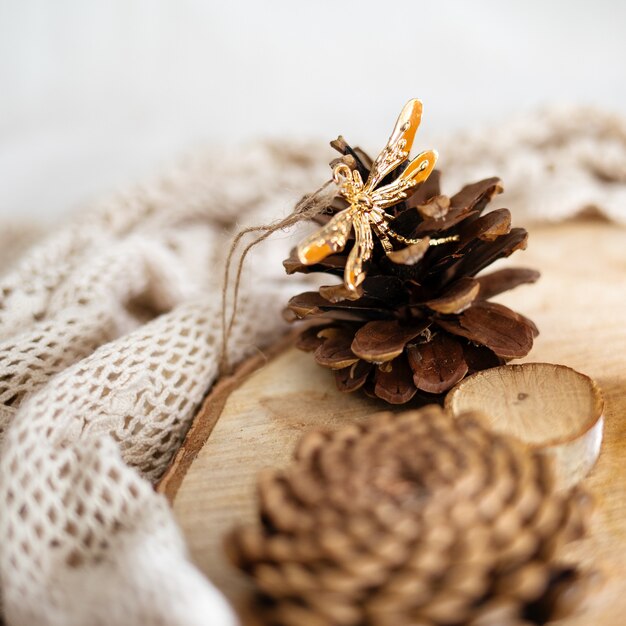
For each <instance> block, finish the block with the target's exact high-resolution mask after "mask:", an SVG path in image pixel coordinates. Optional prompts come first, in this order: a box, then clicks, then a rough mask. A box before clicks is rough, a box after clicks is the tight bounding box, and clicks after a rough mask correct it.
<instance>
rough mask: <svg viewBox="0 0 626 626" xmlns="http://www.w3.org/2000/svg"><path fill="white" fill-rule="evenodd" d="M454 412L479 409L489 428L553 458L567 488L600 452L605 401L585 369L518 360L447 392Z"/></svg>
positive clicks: (588, 468)
mask: <svg viewBox="0 0 626 626" xmlns="http://www.w3.org/2000/svg"><path fill="white" fill-rule="evenodd" d="M445 406H446V409H447V410H448V411H449V412H450V413H452V414H453V415H459V414H461V413H464V412H465V411H481V412H483V413H484V416H485V418H486V419H487V421H488V423H489V425H490V427H491V428H492V429H493V430H495V431H497V432H501V433H505V434H507V435H513V436H515V437H517V438H518V439H521V440H522V441H524V442H525V443H526V444H527V445H529V446H530V447H532V448H534V449H536V450H539V451H541V452H542V453H543V454H545V455H546V456H548V457H550V458H552V460H553V466H554V469H555V473H556V476H557V480H558V482H559V484H560V485H561V487H562V488H564V489H566V488H569V487H572V486H573V485H576V484H577V483H579V482H580V481H581V480H582V479H583V478H585V476H587V474H588V473H589V471H590V470H591V468H592V467H593V466H594V464H595V462H596V461H597V459H598V455H599V454H600V445H601V443H602V431H603V425H604V418H603V412H604V400H603V399H602V392H601V391H600V389H599V387H598V385H597V384H596V383H595V382H594V381H593V379H591V378H589V376H586V375H585V374H581V373H580V372H577V371H576V370H573V369H572V368H571V367H567V366H566V365H557V364H554V363H519V364H513V365H510V364H509V365H503V366H501V367H494V368H491V369H488V370H483V371H482V372H477V373H476V374H473V375H472V376H468V377H467V378H465V379H464V380H462V381H461V382H460V383H458V384H457V385H456V386H455V387H454V388H453V389H451V390H450V392H449V393H448V395H447V396H446V402H445Z"/></svg>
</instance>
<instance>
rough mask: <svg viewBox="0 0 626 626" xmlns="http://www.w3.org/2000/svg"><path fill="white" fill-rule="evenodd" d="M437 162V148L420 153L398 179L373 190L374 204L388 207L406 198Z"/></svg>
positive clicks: (428, 174) (426, 176)
mask: <svg viewBox="0 0 626 626" xmlns="http://www.w3.org/2000/svg"><path fill="white" fill-rule="evenodd" d="M436 162H437V151H436V150H427V151H426V152H422V153H420V154H418V155H417V156H416V157H415V158H414V159H413V160H412V161H411V162H410V163H409V165H408V166H407V168H406V169H405V170H404V172H402V174H400V176H398V178H396V180H394V181H393V182H392V183H389V184H388V185H385V186H384V187H379V188H378V189H376V191H374V192H372V194H371V197H372V201H373V203H374V205H375V206H377V207H380V208H381V209H386V208H387V207H390V206H393V205H394V204H397V203H398V202H401V201H402V200H404V199H405V198H406V197H407V195H408V193H409V190H411V189H412V188H413V187H415V186H416V185H419V184H420V183H422V182H424V181H425V180H426V179H427V178H428V177H429V176H430V173H431V172H432V171H433V169H434V167H435V163H436Z"/></svg>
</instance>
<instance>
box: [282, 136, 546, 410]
mask: <svg viewBox="0 0 626 626" xmlns="http://www.w3.org/2000/svg"><path fill="white" fill-rule="evenodd" d="M333 145H334V146H335V147H336V148H338V149H340V150H341V151H342V152H344V153H345V154H346V155H347V156H344V157H343V158H344V159H345V160H346V162H347V163H350V164H351V165H352V166H353V167H355V168H358V169H359V170H361V174H362V176H363V178H364V179H365V178H366V177H367V174H368V171H369V169H368V166H369V165H370V164H371V161H370V160H369V158H368V157H367V155H365V154H364V153H363V152H362V151H360V150H358V149H356V150H352V149H351V148H350V147H349V146H348V145H347V144H346V143H345V141H343V140H341V141H338V142H333ZM331 165H332V164H331ZM402 169H403V168H402V167H400V168H398V169H397V170H396V171H395V172H393V173H392V174H391V175H390V176H392V177H393V176H397V175H398V174H399V173H400V172H401V171H402ZM439 179H440V175H439V172H437V171H434V172H433V173H432V174H431V175H430V177H429V178H428V180H426V182H424V183H423V184H421V185H420V186H418V187H416V191H415V192H414V193H413V194H412V195H411V196H410V197H408V198H407V199H406V200H405V201H404V202H401V203H400V204H397V205H395V206H394V207H391V208H390V209H389V211H390V212H391V214H392V215H393V216H394V219H393V220H391V221H390V222H389V226H390V227H391V228H392V229H393V231H395V232H396V233H398V234H400V235H401V236H403V237H405V238H408V239H413V240H414V239H416V238H422V241H421V243H418V244H413V245H409V246H408V247H405V248H403V249H400V250H397V251H395V252H392V253H391V256H387V255H386V254H385V252H384V250H383V248H382V246H381V245H380V243H379V242H376V244H375V247H374V251H373V255H372V258H371V260H370V261H369V262H368V265H367V276H366V278H365V280H364V282H363V283H362V285H360V286H359V288H358V290H357V292H356V293H354V292H350V291H348V290H347V289H346V288H345V287H344V285H342V284H339V285H335V284H333V285H332V286H324V287H320V289H319V291H318V292H315V291H311V292H305V293H301V294H300V295H297V296H295V297H293V298H292V299H291V300H290V301H289V303H288V305H287V311H286V317H287V319H289V320H290V321H295V320H300V319H307V320H312V321H314V323H315V325H314V326H312V327H310V326H309V327H308V328H307V329H306V330H305V331H304V332H303V333H302V335H301V336H300V339H299V341H298V344H297V345H298V347H300V348H301V349H303V350H307V351H314V353H315V359H316V361H317V362H318V363H319V364H320V365H323V366H324V367H328V368H330V369H332V370H334V373H335V380H336V383H337V387H338V388H339V389H340V390H341V391H348V392H350V391H355V390H357V389H360V388H362V389H363V390H364V391H365V392H366V393H368V394H369V395H371V396H377V397H379V398H382V399H383V400H386V401H387V402H390V403H392V404H402V403H405V402H407V401H409V400H410V399H411V398H413V397H414V396H415V395H416V394H418V397H419V398H420V399H421V401H422V403H428V402H432V401H439V399H440V397H441V394H443V393H444V392H446V391H447V390H448V389H450V388H451V387H452V386H453V385H455V384H456V383H457V382H459V380H461V379H462V378H463V377H464V376H465V375H467V374H470V373H472V372H475V371H478V370H482V369H486V368H488V367H494V366H496V365H502V364H503V363H505V362H506V361H508V360H510V359H514V358H519V357H523V356H525V355H526V354H527V353H528V352H529V351H530V349H531V347H532V345H533V339H534V338H535V337H536V336H537V334H538V330H537V327H536V326H535V324H534V323H533V322H532V321H531V320H529V319H527V318H525V317H524V316H523V315H520V314H519V313H516V312H514V311H512V310H510V309H509V308H507V307H505V306H503V305H501V304H496V303H493V302H489V298H491V297H492V296H494V295H496V294H499V293H501V292H503V291H506V290H508V289H511V288H513V287H515V286H517V285H520V284H522V283H530V282H534V281H535V280H537V278H538V277H539V274H538V272H536V271H533V270H528V269H522V268H510V269H504V270H500V271H496V272H494V273H492V274H488V275H485V276H480V277H478V278H476V277H475V276H476V274H478V273H479V272H480V271H481V270H482V269H484V268H485V267H487V266H488V265H490V264H491V263H493V262H494V261H495V260H496V259H498V258H501V257H506V256H509V255H510V254H512V253H513V252H515V251H516V250H519V249H520V248H525V247H526V240H527V232H526V230H524V229H523V228H513V229H511V215H510V213H509V211H508V210H507V209H498V210H495V211H491V212H490V213H487V214H485V215H481V214H482V212H483V210H484V208H485V206H486V205H487V203H488V202H489V201H490V200H491V198H492V197H493V196H494V195H495V194H497V193H500V192H501V191H502V186H501V184H500V180H499V179H497V178H489V179H486V180H483V181H480V182H477V183H474V184H472V185H468V186H466V187H464V188H463V189H462V190H461V191H460V192H459V193H457V194H456V195H454V196H452V197H450V198H448V197H446V196H443V195H441V194H440V189H439ZM345 207H346V203H345V201H344V200H343V199H341V198H340V197H336V198H335V200H334V201H333V204H332V206H331V207H329V209H328V212H327V214H325V215H321V216H319V218H318V221H320V222H322V223H323V222H327V221H328V220H329V219H330V217H331V216H332V215H334V214H335V213H337V212H338V211H340V210H342V209H344V208H345ZM447 237H454V238H456V240H455V241H449V242H447V243H443V244H441V245H437V246H429V240H430V239H437V238H447ZM351 247H352V245H351V244H350V242H349V243H348V245H346V247H345V249H344V250H343V251H342V252H341V253H338V254H334V255H331V256H328V257H326V258H325V259H323V260H322V261H321V262H320V263H318V264H316V265H310V266H307V265H303V264H302V263H300V262H299V261H298V257H297V255H296V253H295V251H293V253H292V255H291V257H290V258H289V259H287V260H286V261H285V262H284V265H285V268H286V270H287V273H288V274H292V273H294V272H324V273H326V274H330V275H332V276H341V275H342V273H343V269H344V267H345V264H346V259H347V257H348V254H349V252H350V249H351Z"/></svg>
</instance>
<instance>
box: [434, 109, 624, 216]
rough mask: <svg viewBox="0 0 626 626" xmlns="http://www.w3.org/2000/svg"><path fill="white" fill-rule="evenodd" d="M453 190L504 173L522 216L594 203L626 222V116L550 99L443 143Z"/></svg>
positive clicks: (443, 164)
mask: <svg viewBox="0 0 626 626" xmlns="http://www.w3.org/2000/svg"><path fill="white" fill-rule="evenodd" d="M437 148H438V149H439V153H440V154H441V161H440V164H439V167H440V168H441V169H442V170H443V171H444V172H445V174H446V176H445V189H444V191H452V190H454V189H458V188H459V187H460V186H462V185H464V184H465V183H466V182H467V181H468V180H480V179H481V178H485V177H488V176H494V175H497V176H499V177H500V178H501V179H502V180H503V181H504V183H505V188H504V194H503V195H502V196H501V201H502V202H504V203H505V204H504V206H507V207H510V208H511V209H512V210H513V211H514V213H515V215H516V217H517V219H518V220H519V219H520V218H525V219H526V220H529V221H534V220H537V221H558V220H562V219H565V218H568V217H571V216H573V215H576V214H578V213H581V212H585V211H588V210H590V209H592V210H595V211H597V212H598V213H600V214H602V215H605V216H606V217H608V218H610V219H612V220H615V221H617V222H621V223H626V119H625V118H624V117H622V116H619V115H614V114H611V113H607V112H605V111H602V110H599V109H597V108H593V107H585V106H554V105H553V106H550V107H546V108H544V109H541V110H537V111H533V112H532V113H528V114H525V115H521V116H519V117H515V118H513V119H510V120H505V121H504V122H500V123H498V124H496V125H494V126H492V127H491V128H485V127H482V128H478V129H477V130H473V131H469V132H462V133H457V134H454V135H451V136H450V137H448V138H445V140H444V141H442V142H439V143H438V144H437Z"/></svg>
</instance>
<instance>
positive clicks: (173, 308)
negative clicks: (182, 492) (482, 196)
mask: <svg viewBox="0 0 626 626" xmlns="http://www.w3.org/2000/svg"><path fill="white" fill-rule="evenodd" d="M308 153H310V150H309V149H306V147H304V146H301V147H299V148H297V149H295V150H291V149H286V148H284V147H280V148H279V147H278V146H276V145H272V144H264V145H257V146H254V147H252V148H251V149H249V150H246V151H241V152H238V153H236V154H232V155H226V156H225V157H222V158H210V157H207V158H205V157H197V158H195V159H192V160H190V161H187V162H185V163H183V164H182V165H181V167H180V168H179V169H177V170H175V171H173V172H171V173H170V174H169V175H167V176H165V177H164V178H162V179H160V180H158V181H155V182H154V183H152V184H150V185H148V186H146V187H144V188H137V189H134V190H132V191H130V192H129V193H126V194H122V195H119V196H117V197H114V198H112V199H111V200H109V201H107V202H105V203H103V204H100V205H98V206H95V207H93V208H91V209H87V210H85V211H84V212H83V213H82V214H81V215H79V216H78V217H77V218H75V219H74V220H73V221H72V222H70V223H69V224H67V225H65V226H64V227H63V228H61V229H60V230H59V231H58V232H56V233H53V234H52V235H51V236H49V237H48V238H47V239H46V240H44V241H43V242H42V243H40V244H39V245H37V246H36V247H35V248H33V249H32V250H31V251H30V252H29V253H28V254H26V255H25V256H24V257H23V258H22V259H21V260H20V261H18V262H17V264H16V265H15V266H14V267H13V269H12V270H11V271H10V272H9V273H7V274H6V275H5V276H4V277H3V278H2V280H1V282H0V294H1V299H0V342H1V343H0V419H1V422H0V423H1V431H2V433H1V437H2V439H3V442H2V453H1V456H0V501H1V502H2V503H3V514H2V517H1V518H0V574H1V583H2V597H3V610H4V617H5V619H6V621H7V623H8V624H10V625H24V626H33V625H34V624H50V625H53V624H54V625H59V626H60V625H64V626H69V625H76V626H78V625H79V624H80V625H84V624H105V623H106V624H108V625H112V624H120V625H132V624H168V625H169V624H181V625H182V624H185V625H188V624H220V625H221V624H228V623H232V617H231V616H230V614H229V610H228V609H227V606H226V604H225V603H224V602H223V600H221V597H220V596H219V594H217V592H215V591H214V590H213V589H212V588H211V587H210V585H209V583H207V582H206V581H205V580H204V579H203V578H202V576H201V575H200V574H199V573H198V572H197V570H196V569H195V568H194V567H193V566H192V565H191V564H190V563H189V562H188V561H187V559H186V555H185V550H184V545H183V542H182V540H181V537H180V535H179V532H178V530H177V528H176V526H175V524H174V522H173V519H172V516H171V514H170V512H169V509H168V507H167V504H166V502H165V501H164V499H163V498H162V497H161V496H159V495H157V494H155V492H154V491H153V489H152V485H151V482H153V481H154V480H156V479H157V478H158V477H159V476H161V474H162V473H163V471H164V469H165V468H166V466H167V464H168V462H169V461H170V459H171V457H172V455H173V454H174V452H175V451H176V449H177V447H178V446H179V444H180V442H181V440H182V438H183V436H184V434H185V432H186V429H187V428H188V426H189V423H190V420H191V418H192V417H193V415H194V413H195V412H196V410H197V408H198V406H199V403H200V402H201V400H202V397H203V395H204V394H205V393H206V391H207V388H208V386H209V385H210V383H211V381H213V380H214V379H215V377H216V375H217V371H218V362H219V356H220V347H221V336H220V311H221V292H220V287H221V280H222V269H221V268H222V265H223V260H224V256H225V253H226V251H227V249H228V245H229V242H230V239H231V237H232V234H233V232H235V231H236V230H238V228H239V227H240V226H242V225H245V224H250V223H252V224H258V223H265V222H268V221H271V220H272V219H275V218H276V217H277V216H280V215H281V214H282V215H285V214H287V213H288V212H289V211H290V210H291V209H292V206H293V204H294V202H295V201H296V200H297V199H298V198H299V196H300V195H301V194H302V193H303V192H305V191H308V190H310V189H312V188H314V187H315V186H317V185H319V183H320V182H323V180H324V178H325V177H326V176H328V172H327V171H326V168H325V166H324V165H323V163H324V161H323V159H320V160H319V163H320V165H319V167H317V168H316V167H315V166H314V164H313V162H312V161H311V160H310V159H309V158H307V157H305V156H303V155H306V154H308ZM289 246H290V242H289V241H286V240H285V237H284V235H283V236H282V237H281V236H280V234H279V235H277V236H276V237H275V240H274V241H273V242H272V243H271V244H269V245H268V244H264V245H263V246H260V247H259V252H258V254H260V255H262V257H263V262H262V263H258V262H255V261H254V255H253V258H252V259H251V261H250V263H249V264H248V266H247V267H248V268H249V271H247V272H246V275H245V276H244V283H243V286H242V293H241V301H240V304H239V309H240V314H239V316H238V317H237V321H236V323H235V325H234V327H233V335H232V338H231V341H230V355H229V356H230V358H231V360H233V361H237V360H240V359H241V358H242V357H244V356H245V355H246V354H247V353H249V352H250V351H251V350H254V349H255V347H257V346H260V345H263V344H264V343H266V342H267V341H269V340H271V339H272V337H274V336H275V335H276V333H277V332H279V331H280V327H281V322H280V319H281V317H280V311H279V309H280V307H281V306H282V303H283V302H284V301H285V298H286V297H288V295H289V294H288V293H287V292H285V293H282V294H281V290H282V289H283V285H285V286H286V287H287V288H288V289H290V290H291V289H293V284H292V283H291V281H280V280H279V277H280V276H281V275H282V272H283V269H282V265H281V259H282V257H283V256H284V254H285V253H286V252H287V251H288V249H289ZM257 258H258V257H257ZM277 295H278V297H277Z"/></svg>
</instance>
